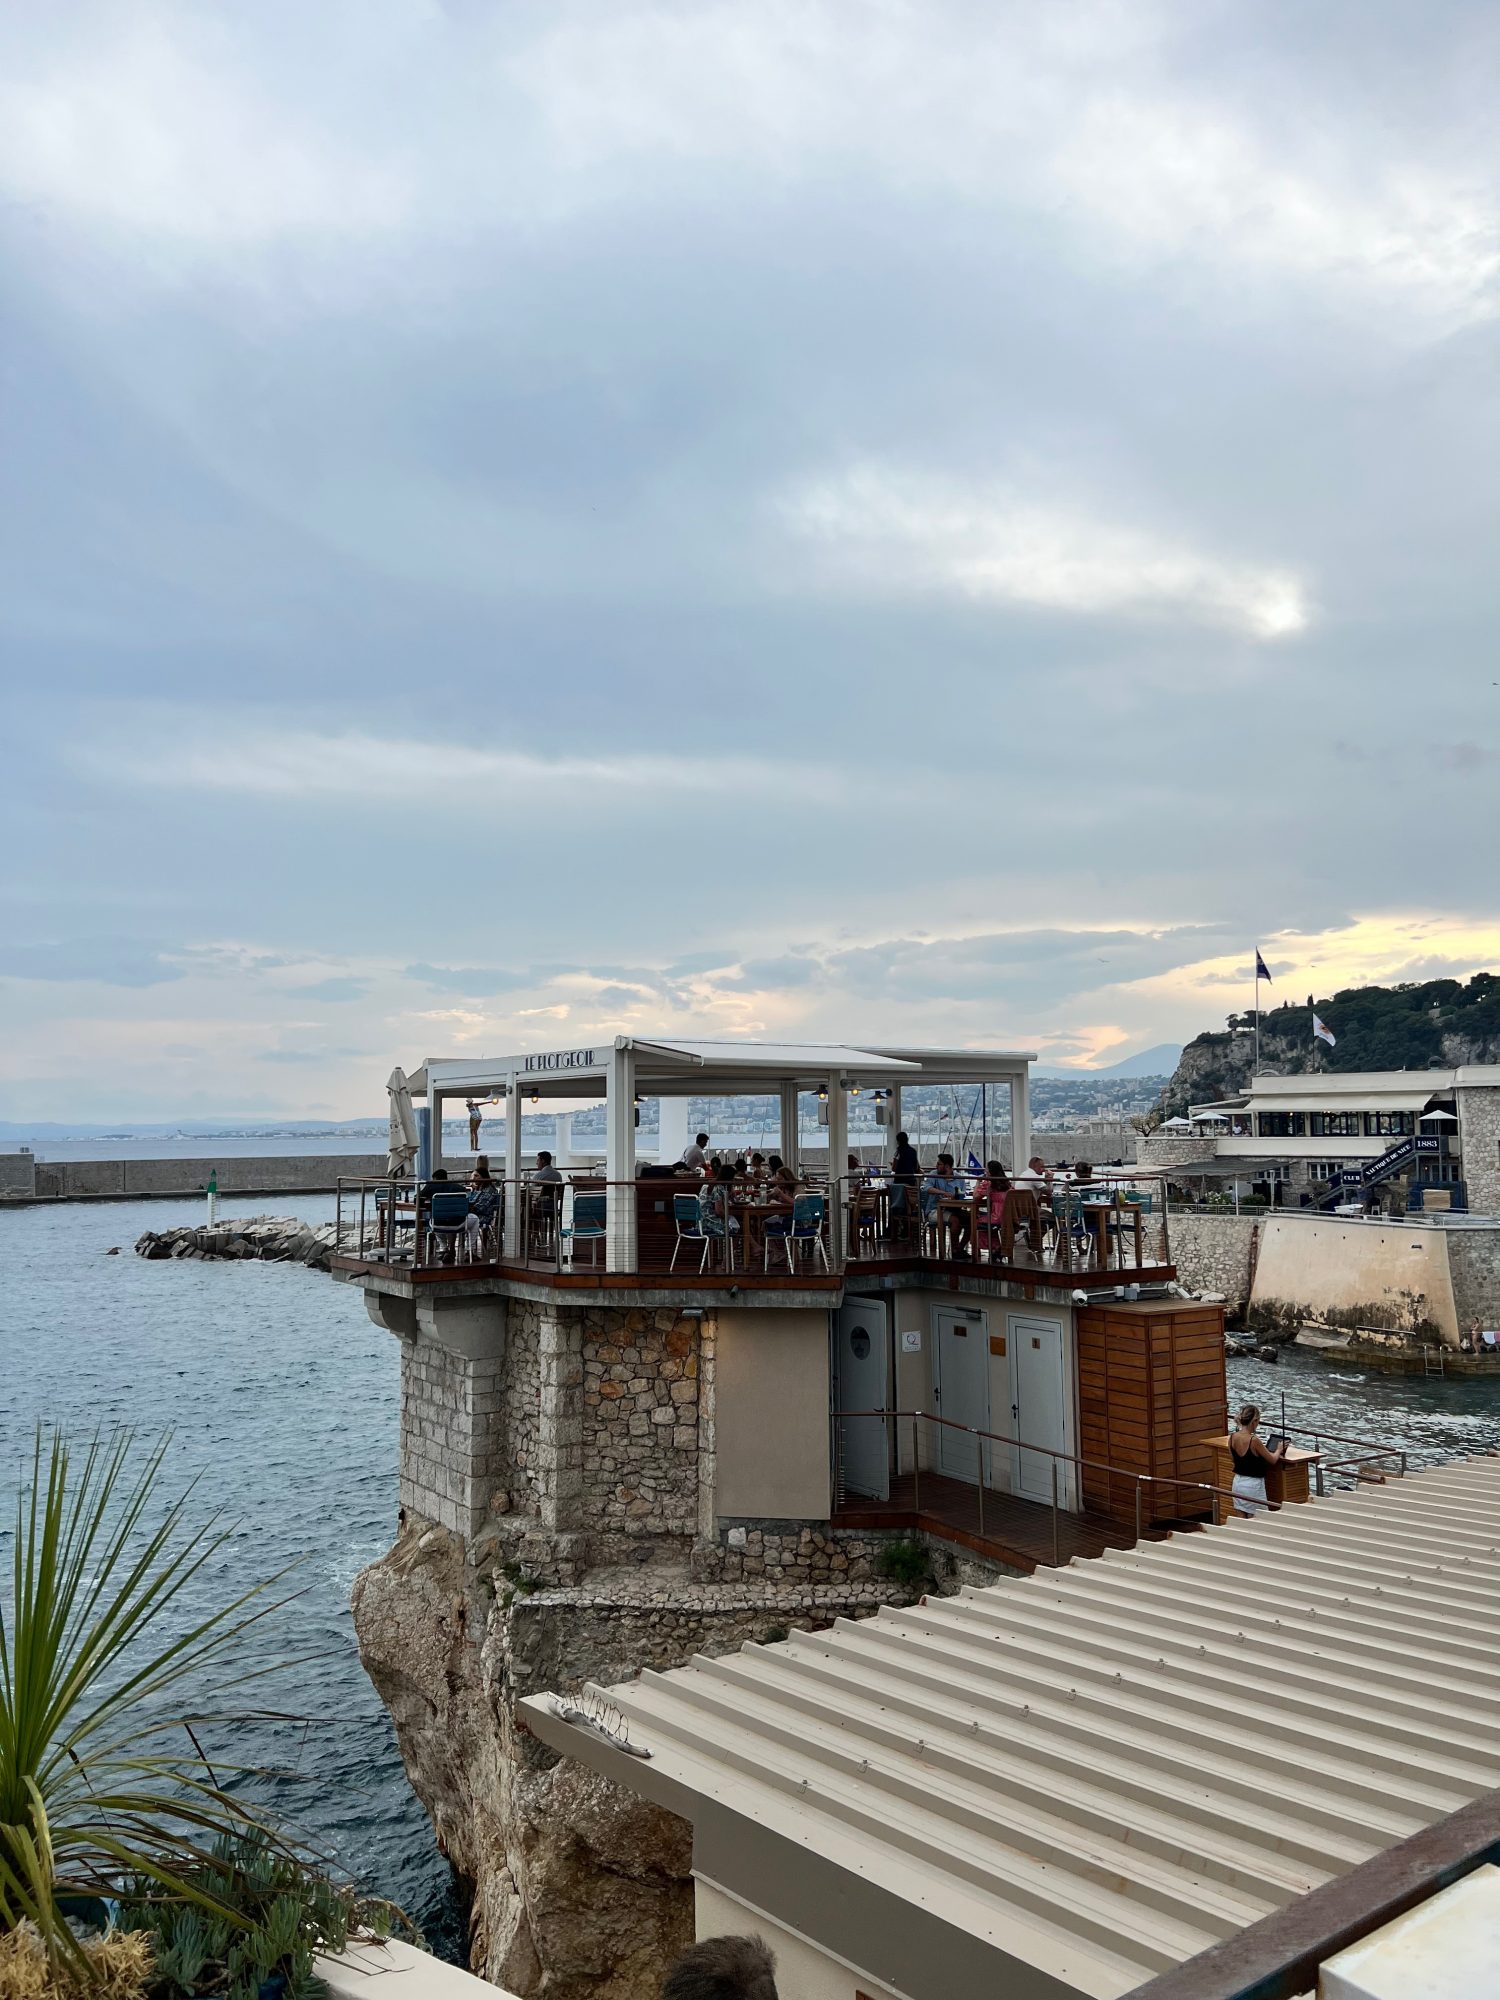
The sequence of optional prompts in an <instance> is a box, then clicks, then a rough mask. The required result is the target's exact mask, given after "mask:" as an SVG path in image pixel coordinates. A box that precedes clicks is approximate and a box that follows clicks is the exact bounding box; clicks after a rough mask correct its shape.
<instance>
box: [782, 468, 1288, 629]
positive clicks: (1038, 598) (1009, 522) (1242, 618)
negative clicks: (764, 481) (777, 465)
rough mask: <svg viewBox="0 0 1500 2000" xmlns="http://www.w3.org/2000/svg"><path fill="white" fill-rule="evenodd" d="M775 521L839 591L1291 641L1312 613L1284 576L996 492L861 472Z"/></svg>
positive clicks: (833, 482) (817, 488)
mask: <svg viewBox="0 0 1500 2000" xmlns="http://www.w3.org/2000/svg"><path fill="white" fill-rule="evenodd" d="M781 511H782V514H783V516H784V518H785V520H786V522H787V524H788V526H789V527H790V528H791V530H792V532H793V533H794V534H795V535H797V536H799V537H800V538H802V539H803V540H804V541H805V542H806V543H808V544H809V545H810V546H811V547H812V548H813V549H814V550H815V551H816V552H817V553H818V554H819V555H820V556H821V557H822V559H823V562H824V566H825V574H826V575H827V576H828V577H829V579H830V580H831V581H834V582H841V583H842V584H843V585H844V586H845V587H846V588H855V589H860V590H871V591H876V592H886V591H898V592H899V591H903V590H909V591H935V592H951V593H956V594H957V595H959V596H962V597H966V598H970V599H973V600H976V601H979V602H989V603H995V604H1030V605H1036V606H1039V607H1042V608H1044V609H1047V610H1051V611H1066V612H1075V613H1078V614H1080V615H1095V616H1097V615H1101V614H1107V613H1126V614H1135V615H1142V616H1149V617H1164V618H1180V619H1185V620H1188V621H1191V622H1193V623H1196V624H1204V625H1217V626H1224V627H1228V628H1229V629H1231V630H1236V631H1242V632H1246V633H1248V634H1249V635H1250V636H1251V637H1252V638H1255V639H1284V638H1288V637H1290V636H1292V635H1294V634H1296V633H1299V632H1301V631H1303V630H1304V629H1305V627H1306V626H1307V624H1308V622H1309V618H1310V615H1311V614H1310V606H1309V602H1308V596H1307V591H1306V587H1305V585H1304V584H1303V582H1302V580H1301V578H1300V577H1299V576H1298V575H1297V574H1296V572H1295V571H1294V570H1292V569H1290V568H1286V567H1274V566H1262V565H1258V564H1251V563H1245V562H1239V561H1233V560H1227V559H1224V558H1221V557H1215V556H1210V555H1207V554H1205V553H1203V552H1201V551H1199V550H1195V549H1192V548H1189V547H1186V546H1184V545H1181V544H1178V543H1175V542H1173V541H1171V540H1170V539H1168V538H1166V537H1158V536H1155V535H1151V534H1148V533H1145V532H1142V531H1141V530H1139V529H1135V528H1126V527H1120V526H1115V525H1112V524H1110V523H1108V522H1104V521H1099V520H1096V519H1093V518H1091V517H1090V515H1089V514H1087V513H1086V512H1083V511H1076V512H1075V511H1073V510H1070V509H1067V508H1063V507H1056V506H1052V505H1048V504H1046V503H1036V502H1033V501H1031V500H1029V499H1027V498H1025V497H1023V496H1022V495H1020V494H1019V493H1013V492H1009V491H1007V490H1006V489H1005V488H1004V487H1003V486H996V487H979V486H974V487H965V486H962V485H959V484H956V483H954V482H951V481H944V480H942V479H938V478H935V477H932V476H930V475H927V474H923V473H920V472H911V471H906V470H903V469H901V468H897V467H891V466H882V465H873V464H866V465H858V466H855V467H854V468H852V469H851V470H850V471H848V472H845V473H841V474H838V475H835V476H833V477H831V478H828V479H821V480H814V481H812V482H811V483H809V484H808V485H806V486H804V487H802V488H800V489H799V490H797V491H795V492H794V493H793V494H792V495H791V496H790V497H789V498H788V499H787V500H786V501H784V502H783V503H782V506H781Z"/></svg>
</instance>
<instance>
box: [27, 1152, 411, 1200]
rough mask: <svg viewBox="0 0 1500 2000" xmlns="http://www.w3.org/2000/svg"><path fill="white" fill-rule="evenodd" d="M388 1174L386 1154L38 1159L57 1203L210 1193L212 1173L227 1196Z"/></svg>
mask: <svg viewBox="0 0 1500 2000" xmlns="http://www.w3.org/2000/svg"><path fill="white" fill-rule="evenodd" d="M384 1172H385V1154H384V1153H319V1154H312V1153H305V1154H304V1153H288V1154H278V1155H276V1156H274V1157H266V1158H257V1159H243V1160H241V1159H228V1160H213V1159H208V1160H56V1161H53V1160H39V1161H37V1162H36V1165H35V1189H34V1191H35V1193H36V1195H37V1197H38V1198H41V1197H43V1196H46V1197H48V1198H50V1199H52V1200H55V1201H83V1200H90V1199H92V1200H100V1199H106V1200H111V1201H132V1200H143V1199H146V1198H148V1197H153V1196H168V1195H195V1194H203V1193H204V1192H205V1191H206V1189H207V1187H208V1177H209V1175H210V1174H211V1173H212V1174H215V1175H216V1176H217V1178H218V1183H219V1193H220V1194H223V1195H233V1194H332V1192H333V1190H334V1188H335V1187H336V1186H337V1185H338V1181H339V1178H340V1176H343V1177H345V1178H349V1177H358V1176H365V1177H367V1178H368V1177H372V1176H375V1175H379V1174H383V1173H384ZM23 1192H24V1190H23Z"/></svg>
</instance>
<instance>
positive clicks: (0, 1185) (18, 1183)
mask: <svg viewBox="0 0 1500 2000" xmlns="http://www.w3.org/2000/svg"><path fill="white" fill-rule="evenodd" d="M35 1193H36V1157H35V1155H34V1154H32V1153H0V1195H6V1194H12V1195H15V1194H21V1195H31V1194H35Z"/></svg>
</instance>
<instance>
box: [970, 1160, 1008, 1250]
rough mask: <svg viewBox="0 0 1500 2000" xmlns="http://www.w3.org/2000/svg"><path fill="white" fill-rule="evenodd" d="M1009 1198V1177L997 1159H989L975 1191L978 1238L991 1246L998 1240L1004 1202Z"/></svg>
mask: <svg viewBox="0 0 1500 2000" xmlns="http://www.w3.org/2000/svg"><path fill="white" fill-rule="evenodd" d="M1009 1199H1010V1177H1009V1175H1008V1174H1007V1173H1006V1171H1005V1169H1004V1167H1003V1166H1002V1165H1001V1164H1000V1162H999V1161H998V1160H991V1161H990V1162H989V1163H988V1164H987V1165H986V1167H985V1170H984V1179H983V1180H982V1181H981V1182H980V1183H979V1186H978V1188H977V1189H976V1191H975V1200H976V1201H977V1202H978V1204H979V1210H978V1213H979V1240H980V1242H981V1243H983V1242H986V1241H988V1242H989V1244H990V1245H991V1248H993V1247H994V1246H995V1245H996V1244H998V1242H999V1240H1000V1224H1001V1222H1002V1221H1003V1219H1004V1216H1005V1204H1006V1202H1007V1201H1009Z"/></svg>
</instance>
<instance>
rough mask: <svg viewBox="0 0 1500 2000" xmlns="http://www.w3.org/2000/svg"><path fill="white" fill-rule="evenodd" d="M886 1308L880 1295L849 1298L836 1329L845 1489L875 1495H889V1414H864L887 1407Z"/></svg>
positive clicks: (880, 1497) (888, 1344)
mask: <svg viewBox="0 0 1500 2000" xmlns="http://www.w3.org/2000/svg"><path fill="white" fill-rule="evenodd" d="M890 1347H891V1335H890V1312H889V1308H888V1306H887V1305H886V1303H885V1301H884V1300H883V1299H847V1300H846V1301H845V1302H844V1304H843V1305H842V1306H841V1307H840V1308H839V1315H838V1327H837V1331H836V1334H835V1354H836V1361H837V1366H836V1371H835V1374H836V1380H835V1393H836V1396H837V1399H838V1400H837V1404H836V1407H837V1408H838V1409H839V1410H840V1411H841V1412H848V1413H850V1414H846V1415H843V1416H841V1418H840V1425H839V1427H840V1431H841V1433H842V1438H843V1461H844V1488H845V1491H846V1492H849V1493H862V1494H864V1495H865V1496H866V1497H867V1498H870V1499H874V1500H889V1498H890V1497H891V1446H890V1428H891V1427H890V1419H889V1418H888V1417H885V1416H881V1415H865V1414H862V1413H863V1412H878V1411H883V1410H888V1409H889V1408H890V1397H889V1395H888V1394H887V1390H888V1387H889V1382H890Z"/></svg>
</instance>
